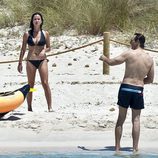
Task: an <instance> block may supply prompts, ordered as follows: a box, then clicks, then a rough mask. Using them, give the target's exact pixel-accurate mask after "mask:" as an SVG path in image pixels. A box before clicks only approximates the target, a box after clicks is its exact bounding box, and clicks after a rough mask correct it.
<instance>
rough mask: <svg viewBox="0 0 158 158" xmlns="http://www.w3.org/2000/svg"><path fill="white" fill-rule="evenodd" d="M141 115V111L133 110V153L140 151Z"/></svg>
mask: <svg viewBox="0 0 158 158" xmlns="http://www.w3.org/2000/svg"><path fill="white" fill-rule="evenodd" d="M140 113H141V110H134V109H132V124H133V127H132V138H133V151H134V152H137V151H138V142H139V135H140Z"/></svg>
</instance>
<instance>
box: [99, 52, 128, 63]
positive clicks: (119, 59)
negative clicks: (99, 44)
mask: <svg viewBox="0 0 158 158" xmlns="http://www.w3.org/2000/svg"><path fill="white" fill-rule="evenodd" d="M126 58H127V53H126V52H125V53H122V54H121V55H119V56H117V57H115V58H112V59H109V58H107V57H106V56H104V55H101V56H100V58H99V60H101V61H103V62H105V63H107V64H108V65H110V66H113V65H119V64H122V63H123V62H125V60H126Z"/></svg>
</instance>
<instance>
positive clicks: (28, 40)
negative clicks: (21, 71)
mask: <svg viewBox="0 0 158 158" xmlns="http://www.w3.org/2000/svg"><path fill="white" fill-rule="evenodd" d="M27 43H28V45H29V46H35V45H37V46H44V45H45V44H46V39H45V36H44V33H43V31H42V30H41V38H40V40H39V41H38V43H35V42H34V41H33V31H32V30H30V31H29V37H28V39H27Z"/></svg>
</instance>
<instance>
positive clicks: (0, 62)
mask: <svg viewBox="0 0 158 158" xmlns="http://www.w3.org/2000/svg"><path fill="white" fill-rule="evenodd" d="M103 40H104V39H100V40H97V41H95V42H91V43H89V44H85V45H82V46H80V47H76V48H72V49H69V50H64V51H61V52H57V53H51V54H48V55H47V57H50V56H55V55H59V54H64V53H68V52H71V51H72V52H73V51H75V50H78V49H81V48H84V47H88V46H90V45H93V44H96V43H99V42H101V41H103ZM110 41H111V42H114V43H118V44H121V45H125V46H127V47H129V46H130V45H129V44H127V43H124V42H119V41H116V40H113V39H110ZM144 50H147V51H151V52H156V53H158V50H153V49H148V48H145V49H144ZM18 61H19V60H18V59H16V60H8V61H0V64H7V63H15V62H18ZM23 61H26V59H23Z"/></svg>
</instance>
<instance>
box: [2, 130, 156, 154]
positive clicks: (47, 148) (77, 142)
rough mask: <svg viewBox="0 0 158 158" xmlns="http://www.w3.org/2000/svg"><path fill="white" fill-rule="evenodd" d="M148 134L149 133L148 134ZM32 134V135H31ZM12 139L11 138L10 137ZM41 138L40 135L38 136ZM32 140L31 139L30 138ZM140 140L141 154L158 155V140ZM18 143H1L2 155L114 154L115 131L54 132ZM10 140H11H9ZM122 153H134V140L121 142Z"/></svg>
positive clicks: (129, 139) (126, 139) (124, 138)
mask: <svg viewBox="0 0 158 158" xmlns="http://www.w3.org/2000/svg"><path fill="white" fill-rule="evenodd" d="M147 133H148V132H147ZM29 134H30V133H29ZM10 137H11V136H10ZM38 137H40V135H39V136H38ZM30 138H31V137H30ZM143 138H144V137H143ZM143 138H142V139H141V140H140V145H139V146H140V147H139V153H147V154H148V153H153V154H158V142H157V141H156V140H157V139H153V140H145V138H144V139H143ZM14 139H17V141H15V140H13V141H6V140H4V141H1V142H0V149H1V150H0V154H5V153H7V154H8V153H12V152H14V153H20V152H23V153H24V152H26V153H27V152H60V153H65V152H66V153H67V152H85V151H88V152H114V153H115V147H114V134H113V131H102V132H98V131H96V132H95V131H73V132H72V131H64V132H52V133H50V135H49V136H48V137H47V138H45V139H43V138H41V140H40V139H39V140H38V141H37V140H35V141H32V140H31V139H28V140H27V139H26V138H25V137H24V138H23V140H18V136H17V138H14ZM8 140H9V138H8ZM121 144H122V147H121V150H120V151H121V152H127V153H132V146H131V144H132V139H131V138H128V137H123V138H122V141H121Z"/></svg>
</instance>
